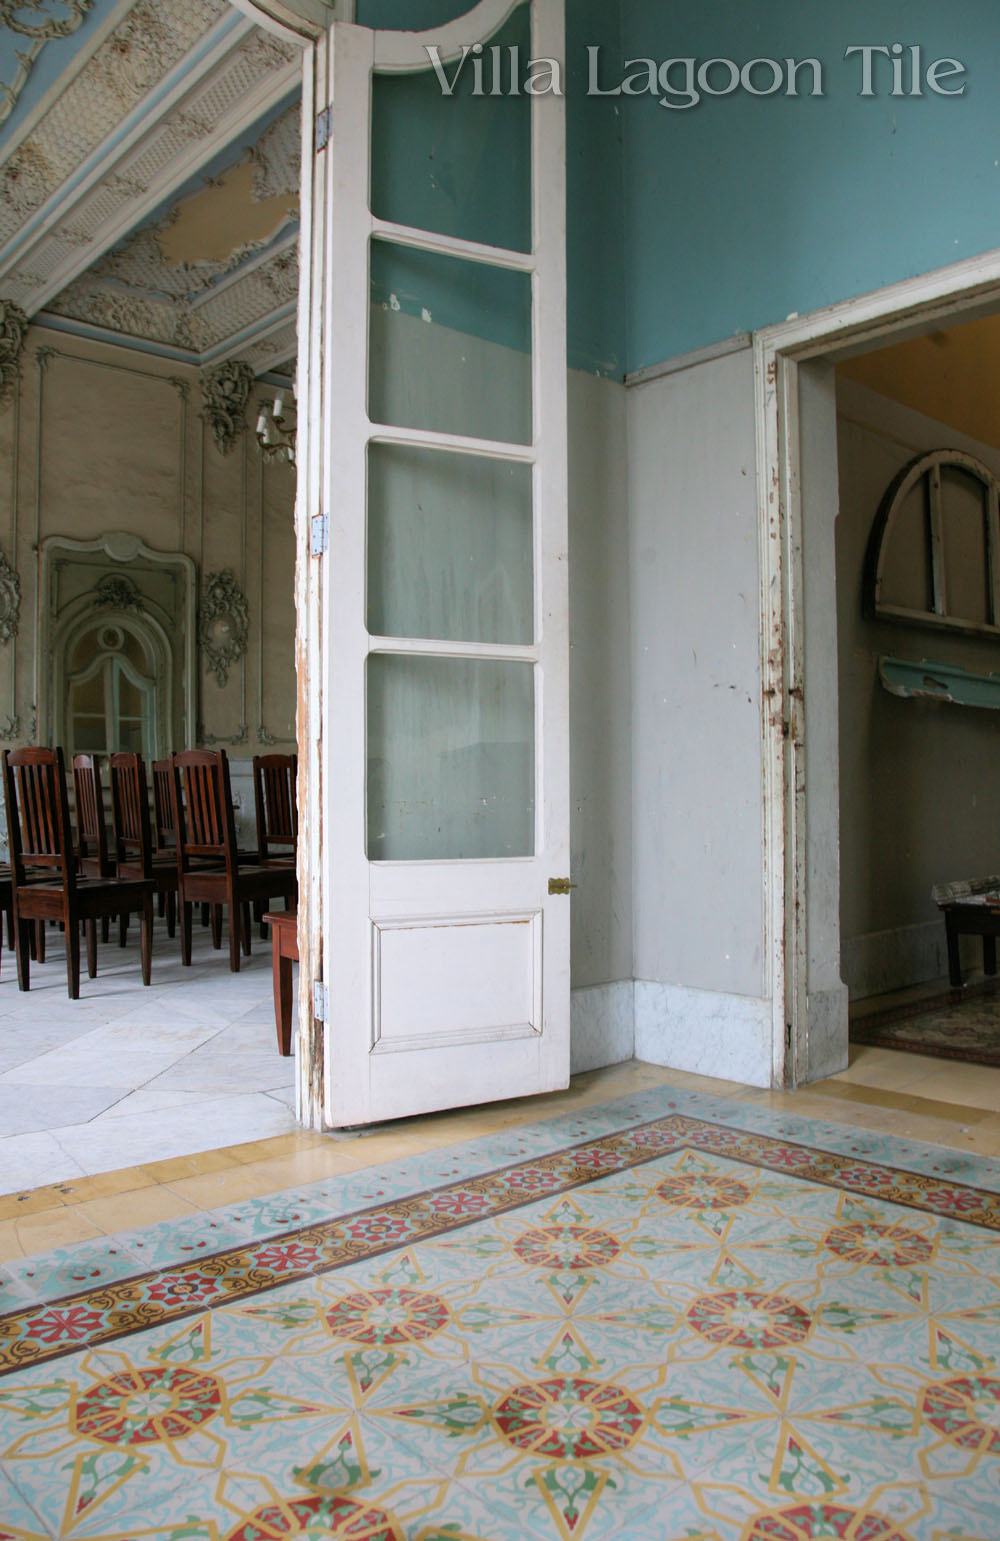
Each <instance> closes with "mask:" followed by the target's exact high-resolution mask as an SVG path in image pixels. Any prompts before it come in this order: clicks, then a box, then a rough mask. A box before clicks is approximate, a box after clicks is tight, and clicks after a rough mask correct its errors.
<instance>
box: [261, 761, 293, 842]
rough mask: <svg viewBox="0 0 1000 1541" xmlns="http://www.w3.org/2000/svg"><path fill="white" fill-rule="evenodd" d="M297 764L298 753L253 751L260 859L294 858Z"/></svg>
mask: <svg viewBox="0 0 1000 1541" xmlns="http://www.w3.org/2000/svg"><path fill="white" fill-rule="evenodd" d="M298 765H299V760H298V756H297V755H294V754H256V755H254V758H253V800H254V808H255V810H256V814H257V852H258V860H259V861H260V862H261V863H264V862H267V861H292V862H294V860H295V847H296V844H297V842H298V838H299V810H298V802H297V799H296V783H297V778H298ZM275 847H277V848H278V849H275Z"/></svg>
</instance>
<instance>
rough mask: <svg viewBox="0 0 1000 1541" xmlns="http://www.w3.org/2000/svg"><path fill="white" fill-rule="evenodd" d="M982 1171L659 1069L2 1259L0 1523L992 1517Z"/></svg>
mask: <svg viewBox="0 0 1000 1541" xmlns="http://www.w3.org/2000/svg"><path fill="white" fill-rule="evenodd" d="M807 1137H808V1138H807ZM998 1173H1000V1168H998V1166H997V1164H996V1163H993V1162H989V1161H979V1160H976V1161H973V1160H970V1159H969V1158H968V1157H966V1156H963V1155H961V1154H958V1153H954V1152H945V1151H940V1150H935V1149H932V1148H928V1147H919V1146H914V1145H909V1144H903V1143H901V1142H891V1141H889V1140H887V1139H885V1138H884V1137H880V1136H874V1135H868V1134H866V1133H859V1131H858V1130H856V1129H846V1128H841V1127H838V1126H835V1125H829V1124H827V1125H819V1124H811V1123H810V1124H807V1123H806V1122H805V1121H804V1120H801V1119H795V1118H790V1117H787V1116H785V1117H777V1116H775V1115H771V1114H768V1113H767V1112H766V1111H764V1110H762V1109H757V1108H748V1107H742V1106H740V1105H739V1104H736V1103H725V1102H722V1101H720V1100H719V1099H713V1098H705V1097H699V1096H697V1095H696V1094H694V1093H684V1092H678V1091H671V1090H670V1089H669V1088H668V1089H659V1090H656V1091H651V1092H646V1093H643V1094H642V1095H641V1096H637V1097H632V1098H629V1099H623V1100H622V1101H621V1102H619V1103H617V1104H609V1105H608V1106H606V1107H604V1108H600V1109H594V1110H591V1111H589V1112H586V1113H583V1114H579V1115H576V1116H574V1117H569V1116H563V1117H561V1118H560V1119H556V1120H552V1121H550V1122H548V1123H545V1124H538V1125H535V1126H532V1127H531V1128H529V1129H519V1130H515V1131H512V1132H511V1133H509V1134H507V1135H505V1136H490V1137H487V1138H484V1139H482V1140H478V1141H474V1142H471V1143H470V1144H469V1145H467V1146H465V1147H462V1148H452V1149H451V1150H447V1151H444V1152H440V1151H439V1152H434V1153H431V1154H429V1155H428V1156H426V1157H423V1158H420V1160H418V1161H413V1162H410V1163H408V1164H406V1165H405V1166H404V1165H402V1164H399V1165H396V1166H390V1167H386V1168H385V1169H383V1170H382V1171H381V1172H375V1173H372V1172H364V1173H359V1174H355V1175H354V1176H352V1177H349V1178H342V1179H337V1180H335V1181H327V1182H324V1183H318V1184H313V1185H310V1186H308V1187H305V1188H303V1189H301V1190H298V1191H296V1192H294V1193H290V1194H288V1195H283V1196H279V1197H277V1198H273V1199H267V1200H259V1201H254V1202H252V1203H249V1204H245V1205H242V1206H237V1207H236V1208H234V1209H232V1210H229V1211H226V1212H219V1214H217V1215H215V1216H212V1217H206V1216H200V1217H198V1218H197V1219H196V1220H193V1221H190V1222H184V1223H183V1224H178V1223H176V1222H173V1223H170V1224H168V1225H161V1226H158V1227H153V1228H151V1229H150V1230H149V1231H144V1232H136V1233H134V1234H133V1235H131V1236H129V1237H122V1238H117V1239H113V1240H112V1241H111V1242H110V1244H109V1245H107V1246H106V1247H105V1248H104V1249H103V1251H99V1250H98V1249H96V1245H95V1244H89V1245H88V1247H87V1248H86V1249H84V1248H76V1249H67V1250H66V1251H64V1252H61V1253H58V1254H51V1255H50V1256H49V1257H47V1258H45V1259H36V1260H31V1261H29V1262H26V1263H24V1264H22V1265H19V1266H17V1267H14V1266H12V1265H8V1267H7V1268H6V1269H5V1270H3V1271H2V1273H0V1309H2V1311H3V1315H2V1317H0V1538H3V1541H12V1538H17V1541H40V1538H42V1537H46V1538H48V1537H55V1536H65V1537H74V1538H75V1537H80V1538H83V1537H87V1538H92V1541H97V1538H100V1541H147V1538H148V1541H154V1538H155V1541H272V1538H273V1541H277V1538H286V1537H308V1538H311V1541H320V1538H323V1541H327V1538H334V1537H335V1538H338V1541H348V1538H350V1541H404V1538H405V1541H501V1538H504V1541H506V1538H514V1537H518V1538H521V1537H528V1538H534V1537H546V1538H559V1541H571V1538H578V1537H585V1538H586V1541H599V1538H601V1541H603V1538H609V1537H612V1536H614V1537H618V1538H636V1541H638V1538H643V1541H646V1538H651V1537H655V1538H657V1541H807V1538H811V1541H815V1538H819V1537H822V1538H839V1541H996V1538H997V1537H1000V1363H998V1360H1000V1292H998V1277H1000V1197H998V1191H1000V1175H998Z"/></svg>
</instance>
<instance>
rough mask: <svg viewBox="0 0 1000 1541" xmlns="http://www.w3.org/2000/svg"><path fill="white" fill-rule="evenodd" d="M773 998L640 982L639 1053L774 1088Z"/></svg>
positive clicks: (673, 1067) (675, 1067)
mask: <svg viewBox="0 0 1000 1541" xmlns="http://www.w3.org/2000/svg"><path fill="white" fill-rule="evenodd" d="M771 1032H772V1027H771V1002H770V1001H769V1000H762V999H760V998H758V997H756V996H749V995H729V994H725V993H723V992H722V991H717V990H692V989H690V988H689V987H687V986H686V985H665V984H658V983H655V982H653V981H651V980H648V979H637V980H636V982H635V1057H636V1059H641V1060H645V1061H646V1062H647V1063H648V1064H651V1065H663V1066H665V1067H666V1068H668V1069H671V1070H688V1071H692V1072H693V1073H695V1074H697V1075H707V1076H717V1077H719V1078H721V1079H723V1080H727V1081H742V1082H743V1084H744V1085H746V1086H765V1087H769V1086H770V1085H771V1080H772V1063H773V1059H772V1047H771Z"/></svg>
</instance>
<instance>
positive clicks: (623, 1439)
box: [492, 1375, 646, 1461]
mask: <svg viewBox="0 0 1000 1541" xmlns="http://www.w3.org/2000/svg"><path fill="white" fill-rule="evenodd" d="M492 1416H493V1424H494V1427H495V1428H496V1430H497V1432H498V1433H499V1434H500V1435H502V1437H503V1438H504V1439H505V1440H506V1441H507V1443H508V1444H509V1445H513V1446H515V1448H516V1449H518V1450H530V1451H531V1453H532V1454H533V1455H543V1456H548V1457H549V1458H550V1459H552V1460H556V1461H585V1460H588V1459H589V1458H590V1457H592V1456H597V1455H609V1454H611V1453H613V1452H614V1451H616V1450H627V1449H628V1448H629V1446H630V1445H633V1444H634V1443H635V1441H636V1440H637V1439H638V1437H639V1435H640V1433H641V1432H642V1429H643V1427H644V1425H645V1422H646V1415H645V1413H644V1412H643V1410H642V1408H641V1407H640V1406H639V1404H638V1402H635V1401H633V1399H632V1398H631V1397H630V1396H629V1394H628V1392H626V1391H623V1390H622V1389H621V1387H620V1386H612V1385H609V1384H607V1383H605V1382H602V1381H593V1380H586V1379H584V1378H583V1377H581V1376H575V1375H574V1376H562V1375H561V1376H557V1377H554V1378H553V1379H552V1380H541V1381H532V1382H529V1383H528V1384H526V1385H523V1386H516V1387H515V1388H514V1390H513V1391H509V1392H508V1393H507V1395H506V1396H505V1397H503V1398H501V1400H500V1401H499V1402H498V1403H497V1404H496V1406H495V1407H494V1409H493V1414H492Z"/></svg>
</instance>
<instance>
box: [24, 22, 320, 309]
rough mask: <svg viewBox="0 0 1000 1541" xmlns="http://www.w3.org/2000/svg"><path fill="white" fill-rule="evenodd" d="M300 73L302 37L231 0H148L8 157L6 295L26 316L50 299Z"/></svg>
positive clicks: (276, 98)
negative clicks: (267, 30) (254, 19)
mask: <svg viewBox="0 0 1000 1541" xmlns="http://www.w3.org/2000/svg"><path fill="white" fill-rule="evenodd" d="M0 3H2V0H0ZM196 48H197V54H196V56H195V57H194V58H189V57H188V56H189V55H191V53H192V50H193V49H196ZM300 70H301V64H300V58H299V53H298V50H297V49H296V48H295V47H294V46H293V45H291V44H287V43H283V42H281V41H279V40H278V39H277V38H274V37H270V36H266V35H265V34H263V33H261V32H260V31H258V30H256V29H254V28H253V27H252V26H251V25H250V24H249V23H248V22H247V20H246V19H245V18H244V17H242V16H239V15H237V14H236V13H235V12H234V11H233V10H232V8H231V7H230V6H229V5H228V4H227V0H138V3H137V4H136V5H135V6H134V7H133V9H132V10H131V11H130V12H129V14H128V16H127V17H126V18H125V21H124V22H123V23H122V25H121V26H120V27H119V28H118V29H117V30H116V31H114V32H113V33H111V34H110V36H109V37H108V38H107V39H106V40H105V41H104V43H103V44H102V45H101V47H100V48H99V49H98V50H97V51H96V52H95V54H94V55H93V57H92V58H91V59H90V60H89V61H88V63H87V64H86V65H85V66H84V68H83V69H82V70H80V71H79V73H78V75H77V76H76V77H75V78H74V80H73V81H71V83H70V84H69V86H68V87H67V90H66V91H65V93H63V94H62V95H60V96H58V98H57V99H56V100H55V101H54V102H53V104H52V106H51V107H50V108H49V110H48V111H47V112H46V113H45V114H44V116H43V117H42V118H41V120H40V121H39V122H38V123H37V124H36V125H35V126H34V128H33V129H32V130H31V132H30V133H29V134H28V135H27V136H26V137H25V138H24V139H22V141H21V142H20V143H19V144H18V145H17V146H16V147H15V148H14V149H13V150H12V152H11V153H10V154H9V155H8V156H7V158H6V160H5V161H3V163H2V164H0V279H6V282H5V288H6V290H7V292H8V293H9V294H10V296H11V297H12V298H13V299H15V300H16V301H17V302H18V303H19V304H20V305H21V306H22V308H23V309H24V310H25V311H26V312H27V313H28V314H29V315H32V314H34V313H35V312H36V311H38V310H39V309H41V308H42V307H44V306H47V305H48V303H49V301H50V300H51V299H52V298H53V297H54V296H55V295H56V294H58V293H59V292H60V291H61V290H63V289H65V288H66V287H68V286H69V285H70V284H71V283H72V282H73V281H74V280H75V279H76V278H78V277H79V276H80V275H81V274H83V273H84V272H85V271H86V270H87V269H88V268H89V267H91V266H92V265H93V263H94V262H95V261H96V260H97V259H98V258H100V257H101V256H103V254H104V253H105V252H107V251H108V250H109V249H110V248H111V247H112V246H114V245H115V244H116V243H117V242H119V241H121V240H122V239H123V238H124V237H125V236H126V235H127V234H128V232H129V230H131V229H134V228H135V227H136V225H138V224H140V223H141V222H142V221H143V220H145V219H148V217H149V215H150V214H151V213H152V212H153V210H154V209H156V208H157V207H160V206H162V205H163V204H164V203H165V202H167V201H169V198H170V196H171V194H172V192H173V191H174V190H175V189H176V188H177V187H179V186H181V185H183V183H184V182H186V181H189V180H190V178H191V177H192V176H193V175H195V174H197V172H198V170H199V169H200V168H201V167H202V166H204V165H206V164H207V163H208V161H209V160H211V159H212V158H214V157H215V156H217V155H218V153H219V151H220V150H222V149H224V148H225V147H226V145H228V144H230V143H232V142H233V141H234V140H238V138H239V136H240V135H241V134H244V133H245V132H246V130H247V129H248V128H249V126H250V125H251V124H252V123H253V122H255V121H256V120H258V119H259V118H260V117H261V116H262V115H263V114H264V113H266V112H267V111H268V109H269V108H271V107H273V106H274V105H275V104H276V103H277V102H280V101H281V100H282V98H283V97H287V96H288V95H289V94H290V93H292V92H293V91H294V90H295V88H296V86H297V84H298V80H299V75H300ZM102 144H104V145H106V147H107V148H106V153H103V154H100V155H95V152H96V151H98V149H99V147H100V146H101V145H102ZM85 162H89V163H88V164H87V165H86V166H84V163H85ZM69 184H71V185H69Z"/></svg>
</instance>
